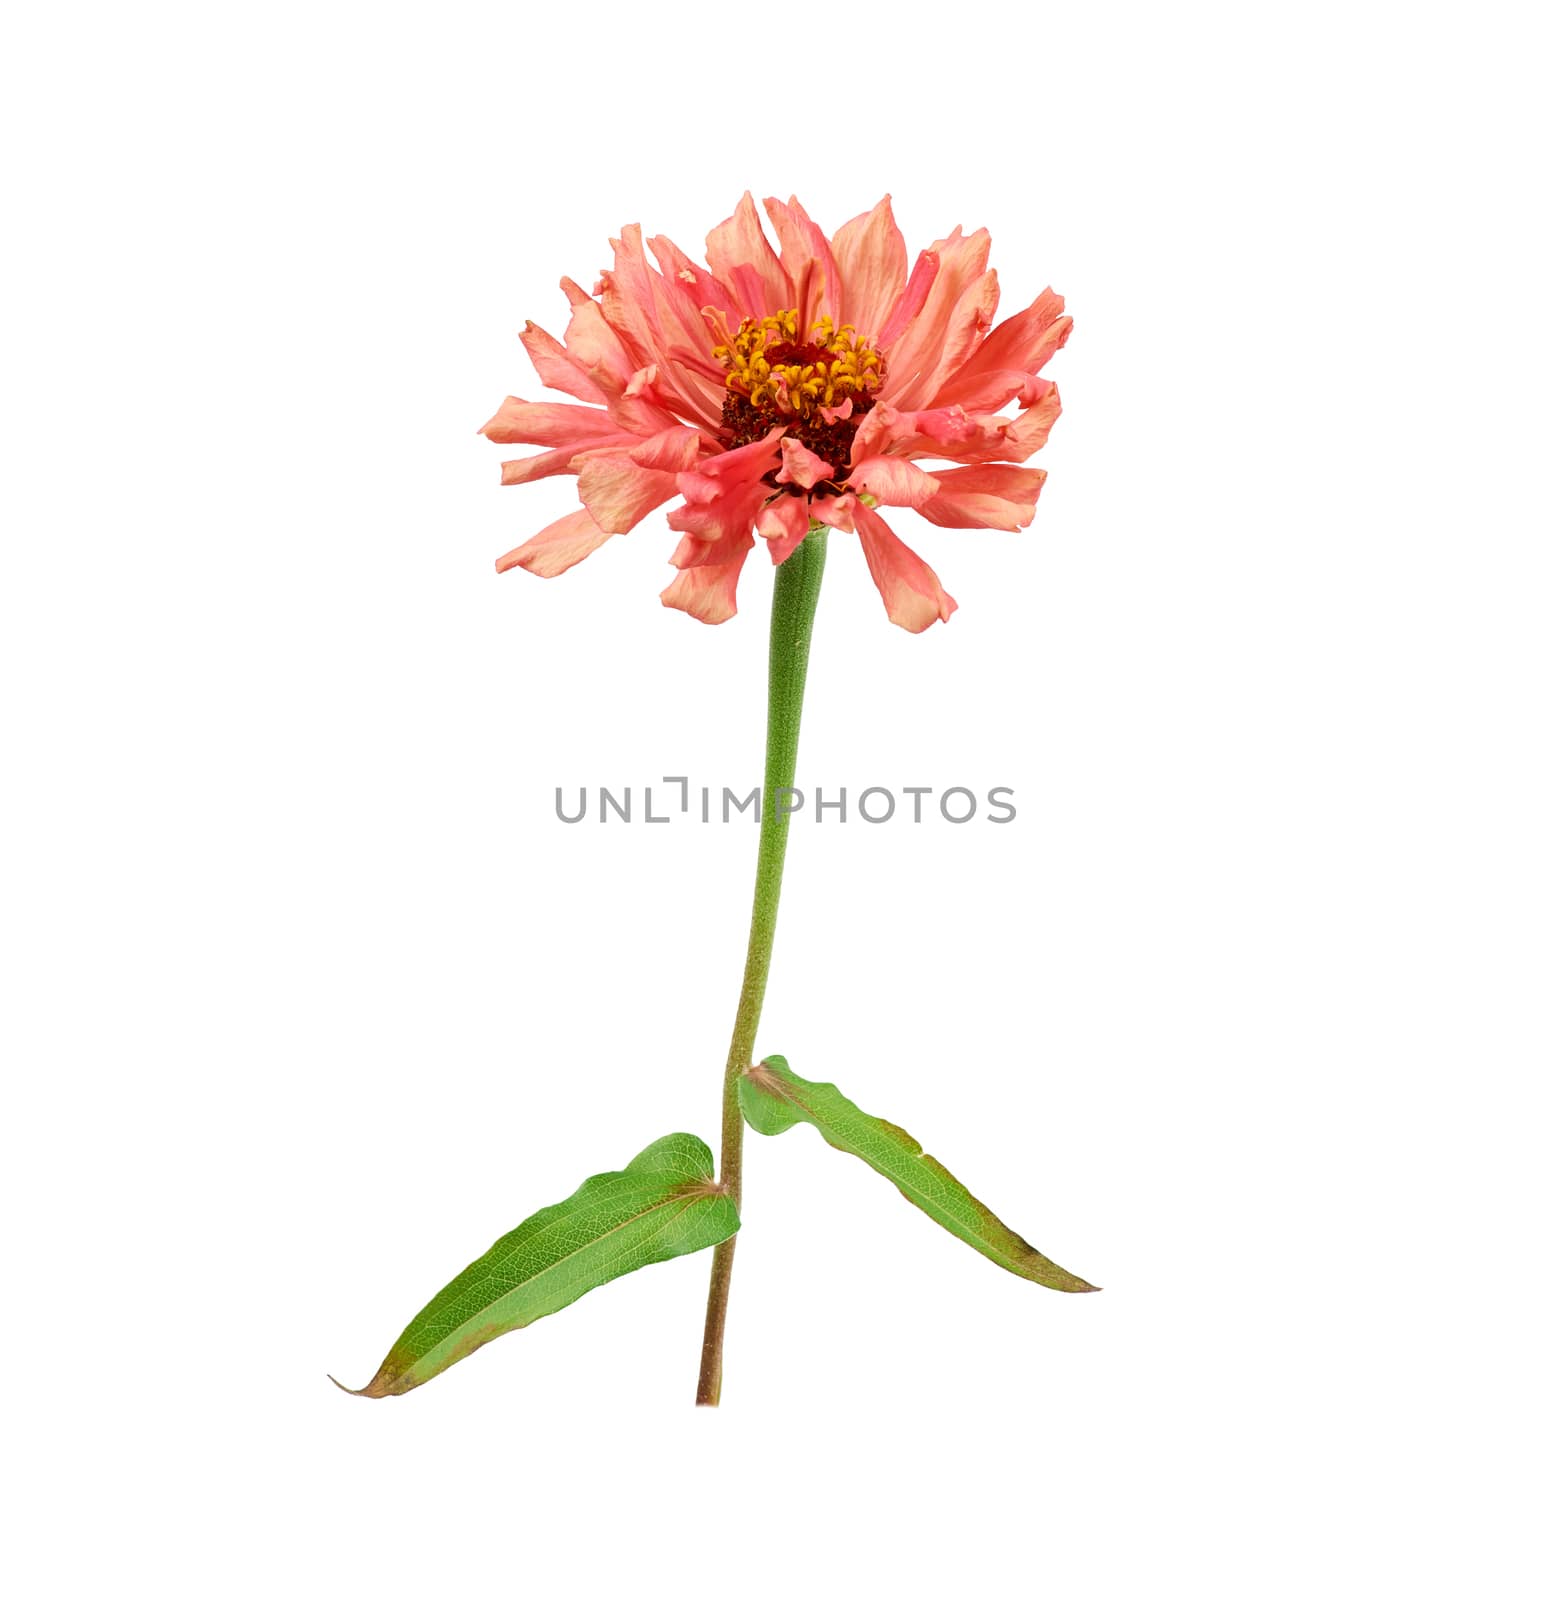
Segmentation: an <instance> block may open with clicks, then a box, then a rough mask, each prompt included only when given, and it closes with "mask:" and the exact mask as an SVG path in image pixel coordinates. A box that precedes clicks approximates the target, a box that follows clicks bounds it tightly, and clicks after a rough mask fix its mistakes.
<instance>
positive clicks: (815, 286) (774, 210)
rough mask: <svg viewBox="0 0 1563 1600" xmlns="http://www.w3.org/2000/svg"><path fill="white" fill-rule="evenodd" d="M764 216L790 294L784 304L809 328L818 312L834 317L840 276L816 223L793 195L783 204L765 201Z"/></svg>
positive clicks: (837, 305)
mask: <svg viewBox="0 0 1563 1600" xmlns="http://www.w3.org/2000/svg"><path fill="white" fill-rule="evenodd" d="M765 214H766V215H767V216H768V217H769V218H770V219H771V227H772V228H773V229H774V230H775V232H776V237H777V238H778V239H779V240H780V241H781V264H782V271H783V272H785V273H786V275H787V282H788V285H789V291H790V298H789V299H788V301H787V304H788V305H789V306H796V307H797V308H798V316H799V321H800V322H801V323H802V325H803V326H804V327H805V328H809V327H812V326H813V325H814V323H815V322H816V321H818V319H819V314H820V312H821V311H825V312H828V313H829V314H830V315H831V316H832V317H838V316H839V307H840V305H841V275H840V273H839V272H838V271H837V270H836V261H835V257H834V256H832V255H831V253H830V245H829V244H828V243H827V242H826V239H825V235H824V234H823V233H822V232H821V231H820V226H819V224H818V223H817V222H815V221H814V219H813V218H812V217H811V216H810V215H809V214H808V212H807V211H805V210H804V209H803V207H802V205H801V204H800V203H799V200H798V197H797V195H793V197H792V198H791V199H790V200H788V201H787V203H786V204H785V205H783V204H782V202H781V201H780V200H767V201H766V202H765ZM778 309H780V308H778Z"/></svg>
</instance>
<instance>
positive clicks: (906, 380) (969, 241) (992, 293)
mask: <svg viewBox="0 0 1563 1600" xmlns="http://www.w3.org/2000/svg"><path fill="white" fill-rule="evenodd" d="M989 244H990V240H989V237H988V230H987V229H986V228H979V229H978V230H977V231H976V232H975V233H974V234H971V235H970V236H965V235H963V234H962V232H961V230H960V229H959V228H957V229H956V230H955V232H954V233H952V234H951V235H950V237H949V238H948V239H945V240H942V241H941V242H940V243H939V244H937V245H935V246H934V253H935V254H936V255H937V257H938V273H937V275H936V276H935V278H934V281H933V287H932V288H931V289H930V290H929V291H928V297H927V299H926V301H925V302H924V304H923V307H922V309H921V310H920V311H919V312H918V313H917V314H916V316H914V317H913V318H912V319H911V321H910V322H909V323H908V324H907V327H906V331H905V332H904V333H903V334H902V335H901V337H900V338H899V339H898V340H896V341H895V342H894V343H893V344H891V345H890V346H889V347H888V348H885V347H881V348H884V353H885V360H886V364H887V368H888V374H889V375H888V377H887V378H886V381H885V386H884V388H883V389H882V390H881V391H880V398H881V399H882V400H884V401H886V402H888V403H889V404H891V405H896V406H902V407H903V408H904V409H906V410H909V411H911V410H916V409H918V406H919V405H921V404H925V403H926V401H927V399H928V397H929V396H931V395H932V394H933V393H934V388H933V385H934V384H935V383H936V382H937V381H940V380H941V379H942V375H943V365H944V362H945V360H946V345H947V343H949V344H950V345H951V346H952V347H953V348H958V347H960V346H962V345H964V344H966V343H967V342H969V341H971V348H972V349H974V348H975V342H974V341H973V329H972V322H973V320H974V319H975V318H977V317H979V316H980V314H981V309H982V307H983V305H985V304H986V305H987V306H988V311H987V315H988V321H989V322H991V320H992V314H993V311H992V308H993V306H994V305H996V304H997V303H998V282H997V279H993V280H991V281H989V282H984V274H985V272H986V270H987V265H988V247H989ZM979 284H981V285H982V287H980V288H979V287H977V286H978V285H979ZM989 302H991V304H990V303H989ZM986 331H987V327H986V324H984V325H983V327H982V328H981V330H980V331H978V332H977V333H976V335H975V337H976V338H981V336H982V333H985V332H986ZM967 353H968V354H969V353H970V351H969V350H968V351H967ZM962 359H964V356H963V357H962Z"/></svg>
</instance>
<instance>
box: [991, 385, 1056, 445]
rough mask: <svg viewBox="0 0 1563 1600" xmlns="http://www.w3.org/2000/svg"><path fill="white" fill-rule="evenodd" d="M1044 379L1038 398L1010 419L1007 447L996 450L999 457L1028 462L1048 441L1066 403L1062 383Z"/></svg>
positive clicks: (1006, 436) (1006, 440)
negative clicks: (1060, 393)
mask: <svg viewBox="0 0 1563 1600" xmlns="http://www.w3.org/2000/svg"><path fill="white" fill-rule="evenodd" d="M1042 381H1043V383H1044V385H1045V387H1044V390H1043V393H1042V394H1041V396H1040V397H1039V398H1038V399H1037V401H1036V402H1035V403H1034V404H1033V405H1029V406H1027V407H1026V409H1025V410H1024V411H1022V412H1021V413H1020V415H1019V416H1018V417H1013V418H1010V419H1009V420H1008V421H1007V422H1006V424H1005V427H1004V450H1003V452H1002V454H1000V453H995V457H994V459H995V460H998V461H1027V460H1029V459H1030V458H1031V457H1032V456H1034V455H1035V454H1036V453H1037V451H1038V450H1040V449H1041V448H1042V446H1043V445H1045V444H1046V443H1047V437H1048V435H1049V434H1050V433H1051V432H1052V431H1053V424H1054V423H1055V422H1057V421H1058V418H1059V413H1060V412H1061V411H1062V410H1063V402H1062V401H1061V400H1060V399H1059V397H1058V385H1057V384H1056V383H1049V382H1048V381H1047V380H1046V379H1045V378H1044V379H1043V380H1042Z"/></svg>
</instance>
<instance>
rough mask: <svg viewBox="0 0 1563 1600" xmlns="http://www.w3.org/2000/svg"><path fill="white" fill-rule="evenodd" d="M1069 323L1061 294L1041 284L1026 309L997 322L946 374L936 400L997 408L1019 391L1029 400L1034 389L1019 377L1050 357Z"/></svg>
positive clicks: (1065, 336)
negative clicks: (972, 351) (969, 354)
mask: <svg viewBox="0 0 1563 1600" xmlns="http://www.w3.org/2000/svg"><path fill="white" fill-rule="evenodd" d="M1073 327H1074V320H1073V318H1071V317H1066V316H1065V315H1064V301H1063V297H1062V296H1060V295H1056V294H1054V293H1053V291H1052V290H1051V289H1044V290H1043V291H1042V293H1041V294H1039V295H1038V296H1037V298H1036V299H1035V300H1033V301H1032V302H1031V304H1030V305H1029V306H1027V307H1026V309H1025V310H1024V311H1018V312H1016V313H1015V315H1014V316H1012V317H1008V318H1006V319H1005V320H1004V321H1003V322H1001V323H1000V324H999V325H998V327H996V328H995V329H994V330H993V332H992V333H990V334H989V335H988V337H987V338H986V339H984V340H983V342H982V345H981V347H980V348H979V349H978V350H977V351H976V353H975V354H974V355H973V356H972V357H971V359H970V360H969V361H967V362H966V363H965V365H964V366H962V367H960V368H959V369H958V370H956V371H953V372H952V373H951V374H950V376H949V377H948V379H947V380H946V381H945V383H944V385H943V386H942V387H941V389H940V391H939V393H938V395H937V397H936V403H937V404H939V405H964V406H967V407H969V408H970V409H972V410H974V411H997V410H998V409H999V408H1000V407H1002V406H1004V405H1006V404H1008V402H1009V401H1010V400H1012V399H1014V398H1015V397H1016V396H1017V395H1018V396H1020V397H1021V400H1022V403H1023V404H1025V405H1030V404H1031V403H1032V401H1033V400H1035V399H1036V393H1035V392H1032V393H1031V394H1029V395H1028V394H1026V392H1025V389H1026V385H1025V383H1024V382H1020V381H1017V377H1018V376H1019V375H1030V374H1035V373H1036V372H1037V371H1039V370H1040V369H1041V368H1042V367H1043V366H1045V365H1046V364H1047V363H1048V362H1049V361H1050V360H1052V358H1053V356H1054V355H1055V354H1056V353H1057V352H1058V351H1060V350H1062V349H1063V347H1064V345H1065V343H1066V342H1067V341H1068V339H1069V334H1070V331H1071V330H1072V329H1073ZM1031 381H1032V382H1033V383H1034V382H1035V381H1036V380H1035V379H1034V378H1032V379H1031ZM1011 385H1013V387H1011Z"/></svg>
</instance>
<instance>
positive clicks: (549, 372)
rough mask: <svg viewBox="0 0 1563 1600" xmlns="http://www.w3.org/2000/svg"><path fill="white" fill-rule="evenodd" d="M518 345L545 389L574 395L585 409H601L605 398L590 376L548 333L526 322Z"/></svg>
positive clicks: (534, 324)
mask: <svg viewBox="0 0 1563 1600" xmlns="http://www.w3.org/2000/svg"><path fill="white" fill-rule="evenodd" d="M521 343H522V344H523V345H524V346H525V347H526V353H527V354H528V355H529V356H530V357H531V358H532V365H533V366H534V367H535V368H536V369H537V375H538V377H539V378H541V379H542V380H543V383H544V385H545V386H546V387H548V388H550V389H557V390H559V392H560V393H561V394H573V395H574V396H575V398H576V399H577V400H584V401H586V403H587V404H588V405H594V406H600V405H601V404H602V402H603V401H604V399H606V398H607V397H606V395H605V394H604V393H603V391H602V390H601V389H599V388H598V387H597V385H596V384H595V383H594V382H593V381H592V376H591V374H590V373H589V372H588V371H587V370H586V368H585V367H583V366H582V365H581V364H580V362H579V361H577V360H576V359H575V357H574V356H572V355H571V354H570V352H569V351H568V350H566V349H565V347H564V346H563V345H562V344H560V343H559V341H558V340H557V339H556V338H554V336H553V335H552V334H551V333H548V332H546V331H545V330H544V329H542V328H540V327H538V325H537V324H536V323H535V322H529V323H527V325H526V329H525V331H524V332H523V333H522V335H521Z"/></svg>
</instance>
